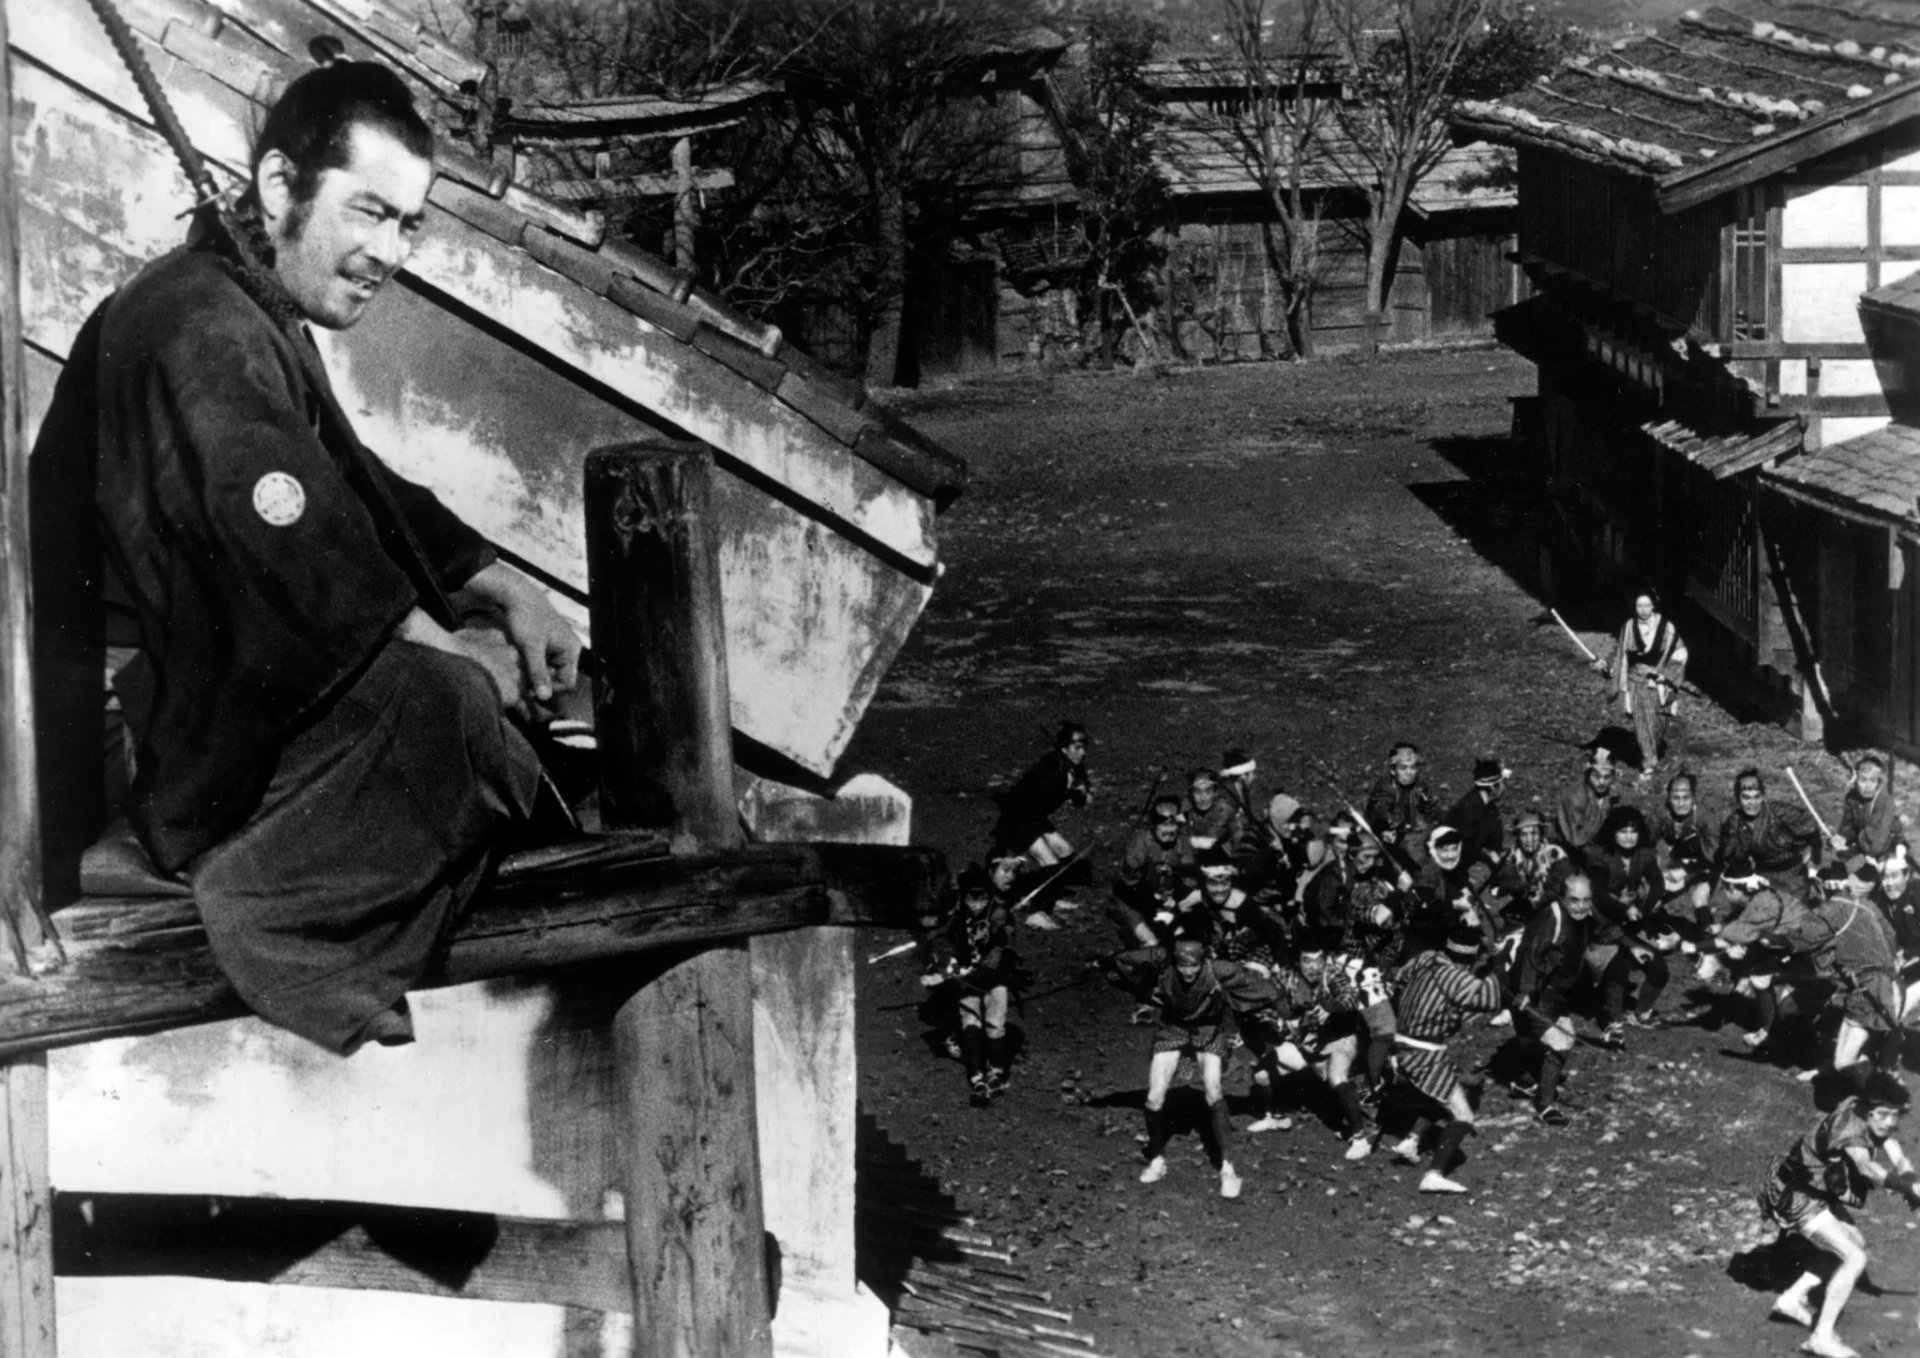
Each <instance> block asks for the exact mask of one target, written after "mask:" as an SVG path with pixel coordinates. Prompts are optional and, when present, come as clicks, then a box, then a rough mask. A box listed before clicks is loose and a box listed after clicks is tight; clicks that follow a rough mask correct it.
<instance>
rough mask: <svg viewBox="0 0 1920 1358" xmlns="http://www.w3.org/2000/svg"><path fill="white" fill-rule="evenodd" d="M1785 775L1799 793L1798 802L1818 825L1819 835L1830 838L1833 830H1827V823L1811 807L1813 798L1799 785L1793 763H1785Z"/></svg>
mask: <svg viewBox="0 0 1920 1358" xmlns="http://www.w3.org/2000/svg"><path fill="white" fill-rule="evenodd" d="M1787 777H1788V779H1789V780H1791V781H1792V783H1793V790H1794V791H1795V792H1797V793H1799V794H1800V802H1801V804H1802V805H1803V806H1805V807H1806V808H1807V814H1808V815H1809V816H1812V817H1813V823H1814V824H1815V825H1817V826H1819V827H1820V837H1821V838H1822V839H1832V838H1833V831H1831V830H1829V829H1828V828H1827V823H1826V822H1825V821H1823V820H1821V819H1820V813H1819V812H1818V811H1815V810H1814V809H1813V798H1811V797H1809V796H1808V795H1807V790H1806V789H1805V788H1803V787H1801V786H1800V775H1799V774H1797V773H1795V772H1794V771H1793V765H1791V764H1789V765H1787Z"/></svg>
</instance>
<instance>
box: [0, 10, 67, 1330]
mask: <svg viewBox="0 0 1920 1358" xmlns="http://www.w3.org/2000/svg"><path fill="white" fill-rule="evenodd" d="M10 51H11V49H10V48H9V47H8V44H7V18H6V10H5V6H0V931H4V932H5V933H6V935H7V942H8V944H9V946H8V947H7V948H5V949H0V953H4V955H5V957H6V959H7V960H6V961H5V962H0V973H5V972H11V973H12V975H11V979H12V980H13V983H14V984H17V985H31V984H33V982H32V981H31V980H30V979H28V977H29V976H30V973H31V971H32V967H31V965H30V962H29V955H28V950H29V949H31V948H34V947H35V946H37V945H38V944H40V943H41V942H42V941H44V940H45V939H47V938H48V937H50V936H51V935H52V932H53V931H52V929H51V928H50V927H48V926H47V925H46V923H45V921H46V912H45V905H44V902H43V899H42V895H41V892H42V887H43V884H42V881H41V874H40V800H39V798H40V792H39V786H38V772H37V764H36V762H35V757H34V735H33V643H32V637H33V614H32V600H31V597H30V593H29V581H30V580H31V575H30V571H31V558H30V556H29V554H28V550H27V548H28V541H27V455H28V448H27V432H26V402H27V395H26V380H27V354H26V345H25V343H24V341H23V339H22V334H21V318H20V218H19V203H20V195H19V191H18V187H17V185H16V184H15V182H14V165H13V64H12V60H11V55H10ZM47 1148H48V1141H47V1058H46V1057H45V1056H43V1055H33V1056H25V1057H22V1058H20V1059H18V1060H14V1061H10V1062H7V1063H6V1064H4V1065H0V1358H53V1354H54V1312H53V1230H52V1221H53V1214H52V1211H51V1210H50V1209H51V1206H52V1204H51V1203H50V1202H49V1201H48V1193H49V1191H50V1176H49V1162H48V1149H47Z"/></svg>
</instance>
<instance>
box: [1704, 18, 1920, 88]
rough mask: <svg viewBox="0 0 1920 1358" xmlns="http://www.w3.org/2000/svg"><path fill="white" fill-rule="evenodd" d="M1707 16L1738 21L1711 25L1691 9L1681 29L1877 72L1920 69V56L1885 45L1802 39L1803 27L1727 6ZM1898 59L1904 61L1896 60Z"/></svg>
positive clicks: (1848, 40)
mask: <svg viewBox="0 0 1920 1358" xmlns="http://www.w3.org/2000/svg"><path fill="white" fill-rule="evenodd" d="M1707 13H1708V14H1711V13H1719V14H1725V15H1727V16H1728V17H1729V18H1731V19H1734V20H1737V21H1738V22H1737V23H1732V24H1727V23H1722V24H1711V23H1709V22H1708V21H1707V18H1706V14H1703V13H1702V12H1701V11H1700V10H1697V9H1690V10H1687V11H1686V12H1685V13H1684V14H1682V15H1681V16H1680V26H1681V27H1682V28H1698V29H1700V30H1701V31H1702V32H1705V33H1715V34H1719V35H1720V36H1723V37H1729V38H1734V39H1738V40H1743V41H1746V42H1752V43H1760V44H1763V45H1771V46H1773V47H1785V48H1788V49H1790V50H1792V51H1795V52H1799V53H1801V54H1802V55H1804V56H1821V57H1831V58H1833V59H1834V60H1836V61H1841V62H1845V63H1847V64H1849V65H1860V66H1866V67H1869V68H1870V69H1873V70H1879V71H1894V72H1898V71H1901V70H1905V69H1907V68H1910V67H1916V66H1920V56H1913V55H1907V54H1904V53H1890V52H1888V51H1887V49H1886V47H1885V45H1884V44H1876V45H1874V46H1873V47H1862V46H1861V45H1860V44H1859V43H1858V42H1856V41H1855V40H1853V39H1852V38H1842V39H1840V40H1839V41H1837V42H1819V41H1816V40H1815V39H1812V38H1807V37H1802V36H1801V35H1800V34H1798V33H1796V32H1794V31H1793V30H1794V28H1796V27H1799V26H1798V25H1794V24H1778V23H1774V22H1773V21H1772V20H1770V19H1753V18H1749V17H1748V16H1747V15H1744V14H1742V13H1740V11H1738V10H1734V9H1728V8H1726V7H1725V6H1724V5H1715V6H1714V7H1713V8H1712V9H1711V10H1709V11H1707ZM1859 17H1861V18H1866V17H1867V16H1864V15H1862V16H1859ZM1875 22H1877V20H1875ZM1741 25H1745V27H1744V28H1742V27H1741ZM1807 31H1809V32H1813V31H1816V30H1812V29H1808V30H1807ZM1822 36H1823V37H1825V36H1828V35H1826V34H1822ZM1874 53H1879V54H1880V55H1878V56H1875V55H1873V54H1874ZM1896 57H1900V58H1904V59H1899V60H1896Z"/></svg>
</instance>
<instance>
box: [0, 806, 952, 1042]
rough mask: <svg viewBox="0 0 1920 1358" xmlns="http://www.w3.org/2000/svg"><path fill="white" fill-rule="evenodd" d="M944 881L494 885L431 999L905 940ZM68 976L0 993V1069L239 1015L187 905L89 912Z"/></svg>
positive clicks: (926, 873)
mask: <svg viewBox="0 0 1920 1358" xmlns="http://www.w3.org/2000/svg"><path fill="white" fill-rule="evenodd" d="M946 875H947V867H946V860H945V857H944V856H943V855H942V854H940V853H939V852H938V851H936V850H932V849H910V848H892V847H886V846H880V845H839V844H827V845H803V844H782V845H750V846H747V847H744V848H740V849H735V850H730V851H729V852H727V853H724V854H699V855H692V856H683V857H679V858H656V859H653V860H651V861H645V860H643V861H639V862H632V861H628V862H622V861H620V860H618V859H617V858H615V859H614V860H613V861H612V862H610V863H604V864H598V865H596V864H591V863H590V864H588V865H587V866H585V867H577V866H573V865H571V864H568V863H566V862H562V863H561V864H559V865H558V866H556V867H554V868H553V869H551V870H549V871H546V872H523V873H520V874H518V875H516V876H514V877H513V878H511V879H505V880H501V881H498V882H496V883H495V884H494V886H493V887H492V888H490V889H489V890H488V891H487V892H486V893H485V894H483V895H482V896H481V898H480V899H479V900H478V901H477V902H476V903H475V905H474V908H473V909H472V911H470V912H469V913H468V915H467V917H466V918H465V919H464V920H462V921H461V923H460V927H459V929H458V930H457V931H456V932H455V934H454V936H453V939H452V941H451V944H450V945H449V947H448V950H447V952H446V954H445V956H444V958H443V959H442V960H441V961H440V962H439V963H437V964H436V966H435V969H434V970H433V972H432V973H431V974H429V975H428V976H427V977H426V978H425V980H424V982H423V985H425V986H429V987H430V986H439V985H457V984H460V983H463V982H466V981H480V980H490V979H493V978H496V977H505V976H515V975H524V974H527V973H530V972H535V971H540V970H546V969H551V968H556V967H566V966H572V965H575V964H578V963H583V962H592V961H598V960H603V959H607V958H618V957H634V956H637V955H640V954H644V953H649V952H659V951H661V950H662V949H669V948H678V947H686V946H688V945H693V944H701V943H712V942H721V941H728V940H733V939H740V938H746V937H750V936H752V935H755V934H763V933H777V932H781V931H783V930H787V929H797V928H805V927H809V926H813V925H821V924H853V925H872V926H879V927H890V928H901V929H906V928H912V927H913V925H914V920H915V916H916V914H917V913H918V912H919V911H921V910H923V909H926V908H929V907H930V906H931V903H932V902H933V901H935V900H937V899H938V898H939V896H940V893H941V891H942V890H943V889H944V883H945V879H946ZM59 920H60V926H61V929H62V930H63V931H64V932H65V934H66V935H67V939H68V965H67V966H66V967H64V968H63V969H61V970H60V971H57V972H50V973H48V974H46V975H44V976H41V977H39V978H38V979H36V980H33V981H19V980H0V1058H5V1057H10V1056H16V1055H20V1054H23V1053H31V1052H35V1051H40V1050H45V1049H47V1048H50V1047H64V1046H71V1045H74V1044H75V1043H80V1042H94V1041H98V1040H100V1039H102V1038H108V1037H125V1036H129V1035H132V1034H135V1033H149V1032H157V1031H160V1030H162V1029H166V1028H182V1027H187V1026H190V1025H192V1024H196V1023H209V1022H212V1021H214V1020H217V1019H226V1018H235V1017H238V1016H239V1015H241V1014H244V1013H245V1012H246V1008H245V1006H243V1005H242V1004H241V1003H240V1000H239V997H238V996H236V995H235V994H234V993H233V990H232V988H231V987H230V986H229V985H228V984H227V981H226V978H225V977H224V976H222V975H221V973H220V969H219V968H218V967H217V966H216V965H215V964H214V961H213V956H212V954H211V952H209V950H208V948H207V939H206V932H205V930H204V929H202V927H201V925H200V916H199V912H198V910H197V909H196V908H195V906H194V904H193V902H192V900H190V899H186V898H180V897H173V898H147V899H115V898H89V899H88V900H86V901H83V902H82V903H80V904H78V905H74V906H70V907H68V908H67V909H65V910H62V911H61V912H60V914H59Z"/></svg>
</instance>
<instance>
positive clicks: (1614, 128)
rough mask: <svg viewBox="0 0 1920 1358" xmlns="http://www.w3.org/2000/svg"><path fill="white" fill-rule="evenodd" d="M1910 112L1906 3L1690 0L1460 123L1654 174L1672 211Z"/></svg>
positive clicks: (1467, 106) (1513, 141)
mask: <svg viewBox="0 0 1920 1358" xmlns="http://www.w3.org/2000/svg"><path fill="white" fill-rule="evenodd" d="M1915 116H1920V16H1916V14H1915V11H1914V10H1913V9H1912V7H1911V6H1895V5H1889V4H1880V5H1873V6H1864V5H1863V6H1846V7H1843V6H1840V5H1830V4H1786V5H1777V6H1768V7H1765V8H1764V9H1760V10H1756V11H1755V12H1754V13H1751V14H1749V13H1744V12H1736V11H1734V10H1731V9H1724V8H1719V7H1715V8H1711V9H1706V10H1688V11H1687V13H1686V15H1685V16H1684V17H1683V18H1682V19H1681V21H1680V23H1679V26H1678V28H1677V29H1676V30H1675V31H1674V32H1673V33H1671V34H1653V35H1648V36H1645V37H1641V38H1635V39H1631V40H1626V41H1623V42H1620V43H1616V44H1615V45H1614V47H1613V49H1612V50H1610V51H1608V52H1606V53H1603V54H1602V55H1600V56H1596V57H1591V58H1582V59H1580V60H1578V61H1576V62H1573V63H1571V64H1568V65H1566V66H1563V67H1562V68H1561V69H1560V70H1558V71H1556V72H1555V73H1554V74H1553V75H1551V76H1549V77H1543V78H1542V79H1541V80H1539V81H1537V82H1536V83H1534V84H1533V85H1531V86H1529V87H1527V88H1526V89H1524V90H1521V91H1519V92H1517V93H1515V94H1511V95H1508V96H1506V97H1505V98H1503V99H1500V100H1497V101H1467V102H1463V103H1462V104H1460V105H1459V106H1458V107H1457V109H1456V111H1455V114H1454V118H1453V122H1454V126H1455V128H1456V129H1457V130H1458V132H1459V133H1460V134H1462V135H1471V136H1475V137H1484V138H1486V139H1487V140H1489V141H1496V142H1502V143H1505V144H1507V145H1512V146H1534V147H1541V148H1545V149H1547V150H1551V151H1555V152H1558V153H1559V154H1562V155H1569V156H1574V157H1577V158H1580V159H1583V160H1589V161H1593V162H1596V163H1598V164H1601V165H1605V166H1608V167H1610V168H1613V169H1617V170H1622V171H1625V172H1627V173H1629V174H1633V175H1637V176H1640V177H1643V178H1647V179H1651V180H1653V181H1654V182H1655V185H1656V187H1657V192H1658V195H1659V199H1660V204H1661V206H1662V208H1663V209H1665V210H1667V211H1670V212H1671V211H1678V210H1680V209H1683V208H1686V207H1690V206H1692V205H1693V204H1695V203H1699V202H1704V201H1705V200H1706V199H1708V198H1712V197H1715V196H1717V195H1719V194H1721V193H1725V192H1727V191H1728V190H1729V189H1732V188H1735V187H1738V186H1740V185H1742V184H1746V183H1751V182H1754V181H1756V180H1759V179H1762V178H1765V177H1766V176H1768V175H1771V174H1775V173H1778V172H1779V171H1781V170H1783V169H1786V168H1788V167H1789V166H1791V165H1794V164H1797V163H1799V162H1800V161H1802V160H1806V159H1808V158H1810V157H1813V156H1816V155H1824V154H1826V153H1828V152H1830V151H1833V150H1836V149H1838V148H1839V147H1842V146H1845V145H1847V144H1849V143H1851V142H1854V141H1857V140H1859V139H1861V138H1863V137H1866V136H1869V135H1871V134H1873V133H1875V132H1878V131H1881V130H1883V129H1885V128H1887V127H1890V126H1892V125H1894V124H1895V123H1898V122H1900V121H1903V120H1905V119H1907V118H1911V117H1915Z"/></svg>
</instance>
